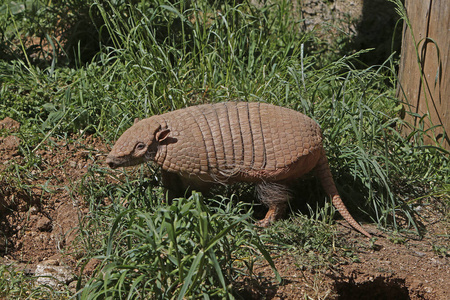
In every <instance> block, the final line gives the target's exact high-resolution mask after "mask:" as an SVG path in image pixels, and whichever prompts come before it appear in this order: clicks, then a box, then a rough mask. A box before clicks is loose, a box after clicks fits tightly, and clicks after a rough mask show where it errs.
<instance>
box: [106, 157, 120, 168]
mask: <svg viewBox="0 0 450 300" xmlns="http://www.w3.org/2000/svg"><path fill="white" fill-rule="evenodd" d="M106 164H107V165H108V166H109V167H110V168H111V169H116V168H117V167H118V164H116V163H115V162H114V161H113V160H112V159H111V157H109V156H108V157H107V158H106Z"/></svg>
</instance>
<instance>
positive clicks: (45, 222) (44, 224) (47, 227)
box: [36, 216, 52, 231]
mask: <svg viewBox="0 0 450 300" xmlns="http://www.w3.org/2000/svg"><path fill="white" fill-rule="evenodd" d="M36 227H37V229H39V230H40V231H51V229H52V221H51V220H50V219H49V218H47V217H45V216H42V217H41V218H39V220H38V221H37V223H36Z"/></svg>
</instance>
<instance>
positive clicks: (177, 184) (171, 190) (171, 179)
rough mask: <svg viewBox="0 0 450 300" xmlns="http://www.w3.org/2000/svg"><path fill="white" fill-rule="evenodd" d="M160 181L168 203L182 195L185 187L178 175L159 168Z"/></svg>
mask: <svg viewBox="0 0 450 300" xmlns="http://www.w3.org/2000/svg"><path fill="white" fill-rule="evenodd" d="M161 181H162V186H163V188H164V194H165V195H166V197H167V201H168V204H171V203H172V200H173V199H175V198H178V197H183V195H184V193H185V188H184V185H183V183H182V181H181V178H180V175H178V174H175V173H171V172H167V171H165V170H161Z"/></svg>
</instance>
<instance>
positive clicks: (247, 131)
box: [152, 102, 322, 181]
mask: <svg viewBox="0 0 450 300" xmlns="http://www.w3.org/2000/svg"><path fill="white" fill-rule="evenodd" d="M152 119H155V120H156V121H157V122H158V123H160V124H161V127H162V128H163V129H164V128H169V129H170V131H171V132H170V136H171V137H172V138H174V139H176V141H175V142H172V143H168V144H163V145H161V146H160V147H159V150H158V153H157V154H156V157H155V161H156V162H157V163H158V164H160V165H162V167H163V169H165V170H167V171H170V172H177V173H181V174H184V175H186V176H191V175H196V176H200V177H202V176H203V175H206V177H211V178H213V179H214V180H218V181H226V180H228V179H230V178H235V179H236V180H245V178H246V177H259V178H269V177H271V176H272V177H273V176H276V177H277V178H278V179H283V178H281V177H280V174H282V173H288V171H289V170H291V169H292V168H293V167H294V165H296V164H300V165H301V166H300V168H301V169H304V172H302V173H306V172H309V171H310V169H311V168H312V167H314V166H315V164H316V162H317V159H318V158H319V156H320V153H319V152H320V151H321V150H322V136H321V132H320V127H319V125H318V124H317V123H316V122H314V121H313V120H312V119H310V118H309V117H307V116H305V115H303V114H301V113H299V112H296V111H294V110H291V109H287V108H283V107H279V106H274V105H270V104H266V103H258V102H254V103H246V102H224V103H217V104H205V105H199V106H192V107H188V108H185V109H180V110H176V111H173V112H170V113H166V114H163V115H158V116H154V117H152ZM309 157H311V160H314V161H310V162H309V163H305V161H307V160H308V159H309ZM307 158H308V159H307ZM305 165H310V166H311V167H309V168H308V167H307V166H305ZM297 169H298V168H297ZM297 175H302V174H297ZM203 177H205V176H203ZM250 179H251V178H250Z"/></svg>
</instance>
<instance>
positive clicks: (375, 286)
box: [335, 277, 411, 300]
mask: <svg viewBox="0 0 450 300" xmlns="http://www.w3.org/2000/svg"><path fill="white" fill-rule="evenodd" d="M335 286H336V291H337V293H338V295H339V296H338V298H337V299H339V300H353V299H359V300H369V299H370V300H391V299H392V300H408V299H411V298H410V297H409V292H408V288H407V287H406V285H405V281H404V280H403V279H394V280H392V279H387V278H383V277H378V278H376V279H375V280H374V281H366V282H362V283H355V282H354V281H353V280H352V279H351V280H350V282H337V283H336V285H335Z"/></svg>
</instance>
